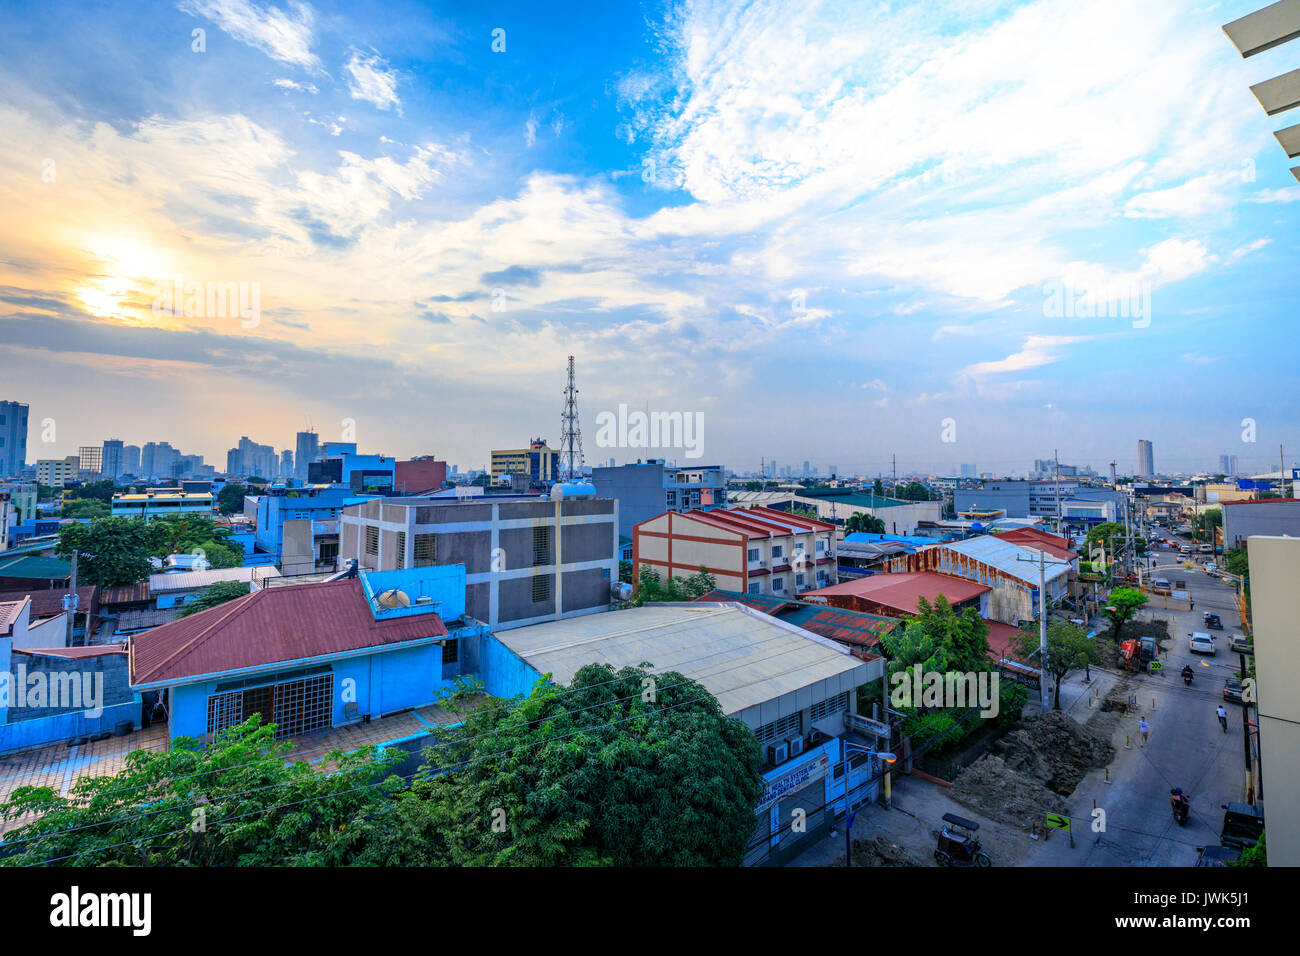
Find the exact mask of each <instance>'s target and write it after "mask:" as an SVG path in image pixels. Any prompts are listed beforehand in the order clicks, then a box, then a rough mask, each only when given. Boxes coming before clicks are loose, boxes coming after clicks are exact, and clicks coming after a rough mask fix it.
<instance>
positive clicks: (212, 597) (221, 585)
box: [177, 581, 249, 617]
mask: <svg viewBox="0 0 1300 956" xmlns="http://www.w3.org/2000/svg"><path fill="white" fill-rule="evenodd" d="M248 593H249V591H248V585H247V584H244V583H243V582H241V581H219V582H218V583H216V584H212V585H209V586H208V587H206V588H204V589H203V590H202V591H200V592H199V593H198V594H196V595H195V596H194V597H193V598H192V599H191V600H189V601H186V602H185V603H184V604H182V605H181V609H180V613H179V614H178V615H177V617H189V616H190V615H191V614H198V613H199V612H200V611H206V610H208V608H213V607H216V606H217V605H218V604H225V603H226V602H227V601H233V600H234V599H235V598H241V597H247V596H248Z"/></svg>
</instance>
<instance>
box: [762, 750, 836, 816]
mask: <svg viewBox="0 0 1300 956" xmlns="http://www.w3.org/2000/svg"><path fill="white" fill-rule="evenodd" d="M830 768H831V758H830V756H829V755H827V754H826V753H822V754H821V755H820V756H819V757H817V758H816V759H814V760H809V761H808V762H807V763H805V764H803V765H801V766H799V767H796V768H795V769H794V770H791V771H790V772H789V773H787V774H785V775H784V776H781V777H777V778H776V779H775V780H769V781H768V783H767V789H766V790H765V791H764V793H763V800H762V802H760V803H759V805H758V806H757V807H755V810H756V811H762V810H765V809H767V808H768V807H770V806H772V804H774V803H776V802H777V801H779V800H780V799H781V798H782V797H784V796H785V795H786V794H790V793H794V791H796V790H798V789H800V788H801V787H804V786H806V785H808V784H810V783H812V782H813V781H814V780H820V779H821V778H822V777H824V776H826V774H827V773H828V772H829V771H830Z"/></svg>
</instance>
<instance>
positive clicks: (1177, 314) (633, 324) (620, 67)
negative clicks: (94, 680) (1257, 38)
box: [0, 0, 1300, 474]
mask: <svg viewBox="0 0 1300 956" xmlns="http://www.w3.org/2000/svg"><path fill="white" fill-rule="evenodd" d="M1256 5H1257V4H1256V3H1253V2H1246V3H1235V2H1234V3H1218V4H1196V3H1182V2H1177V0H1159V2H1156V0H1150V2H1148V0H1125V2H1118V0H1100V2H1097V3H1092V4H1086V5H1080V4H1078V3H1066V2H1056V0H1039V2H1019V3H1011V2H980V0H965V2H960V3H957V2H954V3H946V2H939V3H927V4H918V5H913V6H908V5H902V4H890V3H872V2H856V3H845V4H833V3H811V4H810V3H777V2H770V3H768V2H759V3H748V4H737V3H708V2H699V3H691V4H676V3H662V4H661V3H654V4H608V3H602V4H596V3H592V4H565V5H558V6H553V7H542V6H539V5H536V4H494V5H492V6H491V7H490V8H486V7H482V6H476V7H475V8H474V9H470V10H462V9H458V6H459V5H439V4H419V3H399V4H383V5H382V9H381V7H380V5H365V6H362V5H355V4H348V5H342V4H339V5H335V4H327V3H311V4H305V3H288V4H283V3H276V4H270V3H257V2H252V0H182V2H181V3H179V4H177V3H161V4H145V3H142V4H131V5H104V6H101V5H92V4H58V3H56V4H40V5H37V4H25V5H16V4H9V5H7V11H6V13H7V20H8V21H9V28H8V29H6V30H4V31H0V86H2V87H3V96H0V104H3V105H0V131H2V132H3V136H0V140H2V142H0V170H2V171H3V177H2V179H0V189H2V190H3V201H4V206H5V208H6V210H7V213H6V216H5V217H4V220H5V221H4V224H3V225H0V245H2V246H3V249H2V251H0V270H2V271H3V275H2V276H0V398H8V399H15V400H21V401H26V402H28V403H29V404H30V405H31V406H32V414H33V417H34V418H36V419H37V420H42V419H45V418H50V419H53V421H54V423H55V424H56V426H57V427H56V428H55V429H54V436H55V437H54V439H53V440H52V441H50V442H41V441H40V436H36V435H34V436H33V439H32V441H31V447H32V449H33V451H32V454H33V456H39V457H55V456H62V455H64V454H69V453H74V452H75V450H76V447H77V446H78V445H81V444H90V443H97V442H99V441H102V440H103V439H104V438H107V437H110V436H111V437H120V438H124V439H126V440H128V441H132V442H135V443H142V442H144V441H151V440H154V441H158V440H168V441H171V442H172V443H173V444H177V445H180V446H182V447H183V448H184V449H185V450H186V451H191V452H195V451H196V452H201V453H203V454H205V455H206V456H207V457H208V460H209V461H210V462H213V463H216V464H218V466H219V467H220V465H221V464H223V462H224V451H225V449H226V448H228V447H229V446H231V445H233V444H234V443H235V442H236V441H237V439H238V438H239V436H240V435H244V434H247V435H249V436H250V437H251V438H253V439H254V440H257V441H261V442H267V443H271V444H274V445H275V446H276V447H278V448H279V447H286V446H291V445H292V437H293V432H295V431H296V430H298V429H299V428H301V427H303V425H304V423H305V422H306V421H308V420H310V421H311V422H313V423H314V424H315V426H316V427H317V428H318V430H319V431H320V432H321V434H322V437H323V438H325V439H327V440H328V439H333V438H336V437H338V436H337V435H336V434H335V433H336V432H337V431H339V430H340V429H341V428H342V427H343V426H342V425H341V424H340V423H342V422H343V421H345V420H348V421H351V422H354V423H355V426H354V427H355V430H356V435H357V441H358V442H359V444H361V445H362V446H363V447H364V448H366V449H368V450H373V451H383V452H386V453H389V454H397V455H408V454H418V453H435V454H438V455H439V456H440V457H447V458H449V459H450V460H452V461H453V462H457V463H460V464H462V465H464V466H475V465H481V464H483V463H484V462H485V461H486V459H487V454H488V450H489V449H491V448H493V447H513V446H517V445H519V444H522V443H523V441H524V440H525V439H526V438H528V437H529V436H533V435H544V436H547V437H549V438H551V440H552V443H553V444H554V443H557V442H558V437H559V421H558V418H559V414H560V410H561V407H560V402H561V395H560V389H561V387H562V385H563V369H564V363H565V358H566V356H567V355H569V354H573V355H575V356H576V357H577V363H578V372H579V383H580V386H581V388H582V394H581V397H580V408H581V410H582V414H583V422H584V429H585V431H586V433H587V435H588V443H587V448H586V451H587V457H588V459H589V460H604V459H606V458H609V457H611V456H612V457H615V458H617V459H619V460H628V459H631V458H636V457H639V456H643V455H645V454H653V453H654V450H653V449H647V450H642V449H617V448H615V449H602V448H598V447H596V446H595V442H594V436H595V416H596V414H597V413H598V412H599V411H602V410H609V409H614V408H616V407H617V406H618V405H619V404H620V403H625V404H628V405H629V406H631V407H634V408H649V409H651V410H660V411H683V412H700V413H702V414H703V416H704V421H705V430H704V436H705V445H704V448H705V457H706V458H707V459H708V460H709V461H717V462H722V463H726V464H729V465H731V466H732V467H734V468H737V469H748V468H752V467H756V466H757V465H758V463H759V460H760V457H763V458H767V459H771V458H773V457H775V458H776V459H777V460H778V461H780V462H801V461H803V460H804V459H809V460H811V461H813V462H814V463H816V464H819V465H821V466H823V467H825V466H826V465H828V464H836V465H838V466H839V468H840V470H841V471H842V472H854V473H858V472H860V473H864V474H874V473H875V472H877V471H879V470H886V471H887V470H888V468H889V460H890V455H891V454H897V456H898V462H899V467H900V470H903V471H910V470H912V469H916V470H919V471H922V472H945V471H949V470H951V469H953V468H954V466H955V465H957V464H959V463H975V464H976V465H977V466H978V467H979V468H980V470H981V471H993V472H998V473H1006V472H1010V471H1014V470H1025V469H1027V468H1028V467H1029V465H1030V463H1031V461H1032V459H1034V458H1040V457H1045V456H1047V455H1049V454H1050V453H1051V451H1052V449H1053V448H1058V449H1059V450H1060V454H1061V458H1062V460H1063V461H1067V462H1078V463H1083V464H1091V465H1093V467H1096V468H1098V469H1099V470H1102V468H1103V466H1104V463H1105V462H1107V461H1109V460H1110V459H1111V458H1115V459H1116V460H1117V461H1118V462H1119V465H1120V468H1121V470H1124V469H1126V468H1130V469H1131V468H1132V467H1133V466H1134V464H1135V463H1136V441H1137V439H1138V438H1151V439H1152V440H1154V441H1155V448H1156V459H1157V462H1156V463H1157V466H1158V467H1160V468H1162V469H1169V470H1195V469H1199V468H1204V467H1210V466H1211V465H1213V463H1214V462H1215V460H1216V459H1217V455H1218V454H1219V453H1221V452H1228V453H1232V454H1236V455H1238V457H1239V459H1240V460H1241V462H1242V465H1243V467H1245V468H1248V469H1254V468H1258V469H1262V468H1266V467H1268V466H1269V465H1271V464H1273V463H1275V462H1276V460H1277V446H1278V445H1279V444H1285V445H1286V446H1287V447H1288V448H1293V447H1300V428H1297V424H1298V423H1297V416H1296V413H1295V402H1294V397H1295V388H1294V384H1293V383H1294V379H1295V371H1294V369H1295V364H1296V363H1295V358H1296V350H1295V347H1294V345H1293V344H1292V342H1293V333H1292V326H1293V320H1294V317H1295V312H1296V309H1295V304H1294V303H1295V302H1296V301H1297V293H1298V292H1300V278H1298V276H1300V270H1297V269H1296V268H1295V266H1294V263H1295V260H1296V252H1297V248H1296V246H1297V242H1296V237H1297V229H1296V226H1297V211H1298V210H1300V205H1297V202H1296V201H1297V199H1300V186H1297V185H1296V181H1295V179H1294V178H1293V177H1292V176H1291V174H1290V173H1289V171H1288V166H1289V165H1290V164H1289V163H1288V161H1287V159H1286V157H1285V155H1284V154H1283V153H1282V151H1281V149H1280V148H1279V147H1278V146H1277V144H1276V142H1275V141H1274V139H1273V136H1272V132H1273V130H1275V129H1278V128H1281V127H1282V126H1286V125H1290V122H1294V120H1293V121H1290V122H1288V121H1287V119H1286V116H1285V114H1284V115H1282V116H1278V117H1272V118H1269V117H1266V116H1265V115H1264V114H1263V111H1262V110H1261V109H1260V108H1259V105H1258V103H1256V101H1255V100H1254V98H1253V96H1252V95H1251V94H1250V92H1249V86H1250V84H1251V83H1255V82H1258V81H1259V80H1262V79H1265V78H1267V77H1269V76H1273V75H1275V74H1277V73H1281V72H1284V71H1286V70H1289V69H1294V68H1296V67H1297V66H1300V45H1298V44H1291V45H1289V46H1292V47H1296V49H1294V50H1292V49H1288V47H1287V46H1284V47H1281V48H1279V49H1277V50H1274V51H1269V52H1268V53H1265V54H1262V55H1260V56H1257V57H1253V58H1251V59H1250V60H1246V61H1243V60H1242V59H1241V58H1240V57H1239V56H1238V55H1237V53H1236V51H1235V50H1234V49H1233V47H1232V45H1231V44H1230V43H1229V42H1228V40H1227V38H1226V37H1225V36H1224V35H1223V33H1222V31H1221V29H1220V27H1221V25H1222V24H1223V23H1226V22H1228V21H1229V20H1232V19H1235V18H1236V17H1238V16H1241V15H1243V14H1245V13H1247V12H1250V10H1251V9H1252V8H1253V7H1254V6H1256ZM195 30H202V31H204V33H203V36H202V43H201V46H202V47H203V49H202V50H201V51H196V50H194V49H193V47H194V46H195V45H196V40H195V38H194V35H193V31H195ZM494 31H504V34H500V33H496V34H494ZM502 37H503V39H504V50H503V51H500V52H497V51H494V49H493V45H494V38H495V39H496V45H497V46H498V47H500V46H501V38H502ZM175 276H181V277H183V280H184V281H186V282H197V283H200V284H209V285H210V284H213V283H225V282H244V283H247V284H250V285H251V284H256V286H257V288H258V290H259V308H258V310H257V319H256V322H253V323H251V324H250V323H249V322H248V321H241V320H240V317H239V316H237V315H235V316H231V315H226V314H206V313H205V314H197V315H189V316H186V315H184V314H179V315H171V314H161V315H160V314H159V313H158V311H157V310H155V309H152V308H151V305H152V304H153V303H154V301H155V298H156V293H157V290H158V288H159V287H161V286H164V285H168V284H170V283H171V282H172V280H173V277H175ZM1057 293H1066V294H1068V297H1069V301H1072V302H1074V301H1077V300H1079V299H1081V300H1082V302H1083V304H1082V305H1081V306H1075V307H1073V308H1071V309H1068V310H1067V314H1060V312H1059V311H1056V312H1053V311H1052V310H1051V309H1050V308H1048V307H1047V303H1048V301H1049V300H1050V299H1051V298H1052V297H1053V296H1054V295H1055V294H1057ZM1130 302H1132V303H1134V304H1136V305H1137V306H1138V307H1139V308H1140V309H1141V311H1142V314H1141V315H1136V316H1134V315H1130V314H1128V313H1127V312H1122V313H1120V314H1116V312H1117V310H1119V309H1120V308H1121V307H1124V308H1127V306H1128V304H1129V303H1130ZM1143 303H1149V311H1148V310H1147V308H1146V306H1145V305H1144V304H1143ZM1090 304H1091V305H1093V306H1096V307H1099V310H1100V311H1101V313H1102V317H1100V318H1098V317H1095V315H1094V314H1093V313H1094V312H1095V311H1097V308H1094V309H1093V310H1092V311H1090V310H1089V305H1090ZM1108 305H1109V306H1110V307H1111V313H1110V314H1109V315H1107V314H1106V309H1107V306H1108ZM1245 419H1250V420H1252V421H1254V422H1255V429H1254V437H1255V441H1254V442H1245V441H1243V440H1242V434H1243V425H1242V422H1243V420H1245ZM945 438H948V439H953V438H955V440H945ZM666 454H667V455H668V456H669V457H673V453H672V451H667V452H666ZM1292 457H1293V456H1291V455H1288V459H1289V460H1290V459H1291V458H1292Z"/></svg>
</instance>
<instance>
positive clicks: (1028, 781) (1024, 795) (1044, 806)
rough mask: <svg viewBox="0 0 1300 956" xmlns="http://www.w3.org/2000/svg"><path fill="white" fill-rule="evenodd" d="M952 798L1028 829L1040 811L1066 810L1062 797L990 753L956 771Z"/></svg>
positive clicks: (1041, 817) (1037, 819)
mask: <svg viewBox="0 0 1300 956" xmlns="http://www.w3.org/2000/svg"><path fill="white" fill-rule="evenodd" d="M952 796H953V799H954V800H956V801H958V802H959V803H962V804H965V805H966V806H968V807H970V808H971V809H973V810H978V811H979V812H980V813H982V814H984V815H985V816H987V817H991V818H993V819H994V820H1001V821H1002V822H1003V823H1009V824H1011V825H1013V826H1017V827H1021V828H1022V829H1025V830H1028V829H1029V828H1030V826H1031V825H1033V824H1038V823H1042V821H1043V814H1044V813H1066V812H1067V807H1066V803H1065V800H1064V799H1062V797H1061V796H1060V794H1057V793H1053V792H1052V791H1051V790H1049V789H1048V788H1047V787H1046V786H1045V785H1044V784H1043V782H1042V781H1041V780H1038V779H1037V778H1035V777H1031V776H1029V775H1028V774H1024V773H1020V772H1018V771H1016V770H1012V769H1011V768H1010V767H1008V766H1007V764H1006V762H1005V761H1004V760H1003V759H1002V758H1001V757H997V756H994V755H993V754H985V755H984V756H983V757H980V759H979V760H977V761H975V762H974V763H973V764H971V765H970V766H969V767H967V768H966V769H965V770H963V771H962V772H961V773H959V774H958V775H957V780H956V782H955V783H954V784H953V788H952Z"/></svg>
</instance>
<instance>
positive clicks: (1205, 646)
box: [1187, 631, 1215, 654]
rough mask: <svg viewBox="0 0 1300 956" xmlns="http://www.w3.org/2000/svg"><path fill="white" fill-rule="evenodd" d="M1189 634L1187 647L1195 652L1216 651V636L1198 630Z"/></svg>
mask: <svg viewBox="0 0 1300 956" xmlns="http://www.w3.org/2000/svg"><path fill="white" fill-rule="evenodd" d="M1187 636H1188V637H1189V638H1190V640H1188V642H1187V649H1188V650H1189V651H1191V652H1192V653H1193V654H1213V653H1215V650H1214V638H1213V637H1212V636H1211V635H1209V634H1206V633H1204V632H1203V631H1196V632H1195V633H1192V634H1189V635H1187Z"/></svg>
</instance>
